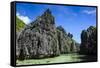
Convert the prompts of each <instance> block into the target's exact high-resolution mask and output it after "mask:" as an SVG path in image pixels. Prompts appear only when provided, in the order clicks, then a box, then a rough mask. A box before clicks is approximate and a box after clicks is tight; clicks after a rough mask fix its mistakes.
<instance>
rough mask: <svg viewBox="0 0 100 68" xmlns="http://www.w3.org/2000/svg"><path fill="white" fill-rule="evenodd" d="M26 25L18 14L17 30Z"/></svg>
mask: <svg viewBox="0 0 100 68" xmlns="http://www.w3.org/2000/svg"><path fill="white" fill-rule="evenodd" d="M24 27H25V23H24V22H23V21H22V20H20V19H19V18H18V17H17V16H16V31H17V32H19V31H20V30H21V29H22V28H24Z"/></svg>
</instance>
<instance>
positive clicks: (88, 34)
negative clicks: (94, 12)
mask: <svg viewBox="0 0 100 68" xmlns="http://www.w3.org/2000/svg"><path fill="white" fill-rule="evenodd" d="M80 53H82V54H87V55H94V54H95V55H96V54H97V30H96V27H93V26H90V27H89V28H88V29H87V30H83V31H82V33H81V46H80Z"/></svg>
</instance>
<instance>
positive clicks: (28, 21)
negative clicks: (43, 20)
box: [16, 12, 31, 24]
mask: <svg viewBox="0 0 100 68" xmlns="http://www.w3.org/2000/svg"><path fill="white" fill-rule="evenodd" d="M16 15H17V17H18V18H19V19H21V20H22V21H23V22H24V23H25V24H29V23H30V22H31V19H30V18H29V17H28V16H23V15H21V14H20V13H18V12H17V14H16Z"/></svg>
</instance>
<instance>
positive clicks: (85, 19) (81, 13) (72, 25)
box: [16, 3, 96, 43]
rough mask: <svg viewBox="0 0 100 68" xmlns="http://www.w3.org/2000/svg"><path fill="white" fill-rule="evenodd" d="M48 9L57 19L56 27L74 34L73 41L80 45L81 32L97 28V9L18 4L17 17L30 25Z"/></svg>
mask: <svg viewBox="0 0 100 68" xmlns="http://www.w3.org/2000/svg"><path fill="white" fill-rule="evenodd" d="M47 8H49V9H50V10H51V12H52V15H53V16H54V17H55V24H56V26H60V25H61V26H62V27H63V28H64V29H65V30H66V32H67V33H68V32H70V33H72V34H73V39H74V40H76V41H77V42H79V43H80V42H81V40H80V34H81V31H82V30H83V29H87V28H88V27H89V26H96V7H85V6H84V7H83V6H62V5H43V4H42V5H41V4H32V3H16V15H17V16H18V17H19V18H20V19H21V20H23V21H24V22H25V23H26V24H29V23H30V22H31V21H34V20H35V19H36V17H37V16H41V15H42V14H43V12H44V11H45V10H46V9H47Z"/></svg>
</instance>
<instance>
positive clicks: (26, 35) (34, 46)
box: [16, 9, 79, 60]
mask: <svg viewBox="0 0 100 68" xmlns="http://www.w3.org/2000/svg"><path fill="white" fill-rule="evenodd" d="M55 25H56V24H55V18H54V16H53V15H52V13H51V11H50V10H49V9H47V10H46V11H45V12H44V13H43V14H42V15H41V16H38V17H37V19H36V20H35V21H33V22H31V23H30V24H28V25H27V26H26V27H25V28H24V29H23V30H22V31H21V32H20V33H19V35H17V39H16V57H17V58H18V59H22V60H23V59H28V58H44V57H53V56H58V55H60V54H63V53H71V52H78V51H79V46H77V43H76V42H75V41H74V40H73V38H72V34H67V33H66V31H64V28H62V27H61V26H60V27H59V26H58V27H56V26H55Z"/></svg>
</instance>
